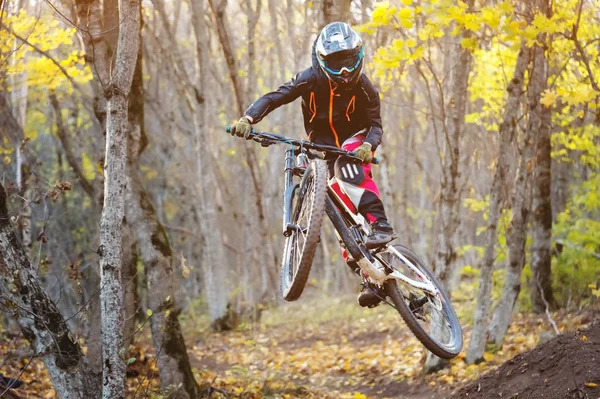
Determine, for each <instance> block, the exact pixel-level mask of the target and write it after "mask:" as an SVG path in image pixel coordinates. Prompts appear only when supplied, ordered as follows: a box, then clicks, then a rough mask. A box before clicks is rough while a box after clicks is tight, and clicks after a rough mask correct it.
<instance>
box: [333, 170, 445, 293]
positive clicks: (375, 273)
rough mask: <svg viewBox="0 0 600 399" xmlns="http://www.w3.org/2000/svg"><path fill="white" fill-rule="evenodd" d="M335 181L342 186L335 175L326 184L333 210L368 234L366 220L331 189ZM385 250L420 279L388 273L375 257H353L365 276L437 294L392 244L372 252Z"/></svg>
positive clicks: (397, 273) (433, 287) (362, 248)
mask: <svg viewBox="0 0 600 399" xmlns="http://www.w3.org/2000/svg"><path fill="white" fill-rule="evenodd" d="M336 182H337V183H338V184H339V185H340V187H342V188H343V182H341V181H339V179H338V178H337V177H333V178H331V179H330V181H329V184H328V186H329V187H328V195H329V198H331V199H332V200H333V202H334V204H335V205H336V206H337V209H336V210H335V211H337V212H338V213H340V215H341V216H342V218H344V219H345V220H347V221H351V224H353V225H355V226H358V227H360V230H361V232H362V234H365V235H366V234H369V232H370V230H369V229H368V228H367V222H366V220H365V218H364V217H363V216H362V215H361V214H358V213H354V212H352V211H351V210H350V208H348V206H347V205H346V203H345V202H344V201H343V200H342V199H341V198H340V197H339V195H338V194H337V193H336V192H335V191H334V190H333V188H332V185H333V184H335V183H336ZM336 228H337V226H336ZM360 239H362V237H360ZM340 241H341V242H343V243H344V244H345V245H348V243H346V242H344V240H343V239H341V237H340ZM357 241H358V240H357ZM359 245H360V247H361V252H363V254H364V255H366V254H365V252H367V250H366V248H365V247H364V245H362V243H361V242H359ZM386 251H388V252H391V253H393V254H394V255H396V256H397V257H398V258H399V259H401V260H402V261H403V262H404V263H405V264H406V266H408V267H409V268H410V269H411V270H412V271H413V272H414V273H415V274H416V275H417V276H418V277H419V278H420V279H421V280H422V281H416V280H413V279H411V278H410V277H407V276H405V275H404V274H402V273H400V272H399V271H398V270H393V271H392V272H391V273H388V272H387V271H386V270H385V266H384V265H382V264H381V261H379V260H378V259H377V258H376V257H372V256H371V258H372V259H373V260H370V259H369V256H362V257H361V258H360V259H355V261H356V262H357V263H358V265H359V266H360V268H361V269H362V271H363V273H364V274H366V276H367V278H368V279H369V280H371V282H372V283H375V284H378V285H382V284H383V283H384V282H385V281H386V280H389V279H391V278H394V279H396V280H400V281H403V282H405V283H406V284H409V285H412V286H414V287H416V288H419V289H421V290H423V291H426V292H428V293H429V294H431V295H433V296H437V293H438V290H437V289H436V288H435V286H434V285H433V284H432V283H431V282H430V281H429V279H428V278H427V276H424V275H423V273H421V272H420V271H419V269H418V268H417V267H416V266H415V265H413V263H412V262H411V261H410V260H408V259H407V258H406V257H405V256H404V255H402V254H401V253H400V252H399V251H398V250H396V248H394V247H393V246H392V245H389V244H386V245H384V246H383V247H381V248H378V249H377V250H376V251H373V252H376V253H382V252H386Z"/></svg>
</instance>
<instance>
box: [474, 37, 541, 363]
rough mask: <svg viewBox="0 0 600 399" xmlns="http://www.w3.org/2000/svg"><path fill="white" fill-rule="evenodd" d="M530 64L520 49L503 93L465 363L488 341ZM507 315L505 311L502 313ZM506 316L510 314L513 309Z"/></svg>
mask: <svg viewBox="0 0 600 399" xmlns="http://www.w3.org/2000/svg"><path fill="white" fill-rule="evenodd" d="M528 63H529V50H528V49H527V48H523V47H522V48H521V50H520V51H519V55H518V57H517V63H516V65H515V72H514V75H513V78H512V80H511V81H510V83H509V84H508V87H507V89H506V91H507V92H508V99H507V100H506V107H505V110H504V118H503V120H502V124H501V125H500V129H499V131H498V133H499V135H500V146H499V148H498V162H497V164H496V170H495V172H494V177H493V180H492V185H491V187H490V211H489V215H488V225H487V230H486V246H485V252H484V256H483V261H482V264H481V267H480V271H481V274H480V277H479V290H478V292H477V307H476V310H475V320H474V322H473V332H472V333H471V341H470V342H469V349H468V351H467V357H466V360H467V363H470V364H473V363H475V362H477V361H479V360H480V359H481V357H482V356H483V353H484V352H485V344H486V338H487V325H488V317H489V311H490V307H491V302H492V301H491V294H492V272H493V270H494V260H495V259H496V242H497V240H498V237H497V233H498V222H499V219H500V213H501V212H502V201H503V198H502V193H503V192H504V191H505V190H504V187H505V186H506V185H507V183H508V182H507V180H508V179H507V177H508V172H509V153H510V147H511V145H512V144H513V142H514V140H515V139H516V135H517V132H516V129H517V120H518V118H519V106H520V101H521V95H522V94H523V81H524V76H525V71H526V70H527V65H528ZM505 311H506V309H505ZM508 313H512V306H511V308H510V310H508Z"/></svg>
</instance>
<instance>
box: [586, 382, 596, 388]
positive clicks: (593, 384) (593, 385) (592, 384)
mask: <svg viewBox="0 0 600 399" xmlns="http://www.w3.org/2000/svg"><path fill="white" fill-rule="evenodd" d="M585 386H586V387H592V388H593V387H597V386H598V384H596V383H595V382H586V383H585Z"/></svg>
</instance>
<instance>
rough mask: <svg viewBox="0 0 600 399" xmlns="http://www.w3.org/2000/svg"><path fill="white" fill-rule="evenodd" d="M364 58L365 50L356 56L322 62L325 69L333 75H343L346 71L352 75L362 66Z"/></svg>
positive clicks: (344, 56)
mask: <svg viewBox="0 0 600 399" xmlns="http://www.w3.org/2000/svg"><path fill="white" fill-rule="evenodd" d="M363 57H364V48H362V47H361V49H360V51H358V52H356V53H354V54H346V55H342V56H337V57H336V56H334V57H331V59H324V60H323V61H322V64H323V68H325V70H326V71H327V72H329V73H331V74H332V75H341V74H342V73H343V72H344V71H346V72H348V73H352V72H354V71H355V70H356V68H358V67H359V66H360V62H361V61H362V59H363Z"/></svg>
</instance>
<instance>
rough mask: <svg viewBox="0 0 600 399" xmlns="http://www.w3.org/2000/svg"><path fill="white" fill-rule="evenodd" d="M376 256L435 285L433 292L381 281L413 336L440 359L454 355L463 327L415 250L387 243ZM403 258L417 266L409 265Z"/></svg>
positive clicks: (398, 281)
mask: <svg viewBox="0 0 600 399" xmlns="http://www.w3.org/2000/svg"><path fill="white" fill-rule="evenodd" d="M392 248H393V249H392ZM398 254H401V255H402V256H399V255H398ZM377 257H378V258H379V259H380V260H381V261H382V262H383V263H385V264H387V265H388V266H389V267H390V268H391V269H393V270H396V271H398V272H400V273H402V274H403V275H404V276H406V277H408V278H410V279H412V280H415V281H429V282H430V283H431V284H433V286H435V288H436V291H437V293H436V295H432V294H430V293H427V292H425V291H423V290H422V289H419V288H417V287H415V286H413V285H411V284H409V283H407V282H405V281H401V280H397V279H395V278H392V279H389V280H386V281H385V283H384V288H385V291H386V293H387V295H388V296H389V297H390V299H391V301H392V303H393V304H394V306H395V308H396V310H397V311H398V313H400V316H402V319H404V322H405V323H406V325H407V326H408V328H410V330H411V331H412V332H413V334H414V335H415V337H417V339H418V340H419V341H421V343H422V344H423V345H425V347H426V348H427V349H429V350H430V351H431V352H432V353H433V354H434V355H436V356H439V357H441V358H443V359H452V358H453V357H456V356H457V355H458V354H459V353H460V351H461V350H462V347H463V337H462V331H461V328H460V324H459V322H458V318H457V317H456V312H455V311H454V309H453V308H452V304H451V303H450V299H449V298H448V295H447V294H446V292H445V290H444V288H443V287H442V285H441V284H440V283H439V282H438V281H437V279H436V278H435V276H434V275H433V273H431V271H429V269H428V268H427V266H425V264H424V263H423V262H422V261H421V260H420V259H419V258H417V256H416V255H415V254H413V253H412V252H411V251H410V250H409V249H408V248H405V247H403V246H401V245H394V246H393V247H392V246H390V247H389V248H388V249H387V250H385V251H383V252H381V253H380V254H378V255H377ZM402 257H404V258H405V259H402ZM405 260H407V261H408V262H409V263H411V264H412V266H414V268H415V269H416V270H414V269H413V268H411V267H409V266H408V265H407V264H406V262H405Z"/></svg>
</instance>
